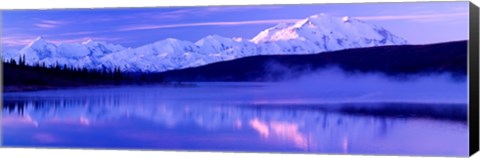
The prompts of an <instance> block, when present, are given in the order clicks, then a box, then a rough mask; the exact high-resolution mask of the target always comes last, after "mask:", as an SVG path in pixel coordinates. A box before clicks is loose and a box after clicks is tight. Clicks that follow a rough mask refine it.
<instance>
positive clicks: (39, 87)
mask: <svg viewBox="0 0 480 158" xmlns="http://www.w3.org/2000/svg"><path fill="white" fill-rule="evenodd" d="M145 85H156V86H164V87H196V86H198V85H197V84H193V83H142V84H102V85H74V86H52V85H28V86H26V85H22V86H3V87H2V93H16V92H35V91H42V90H64V89H76V88H113V87H118V86H145Z"/></svg>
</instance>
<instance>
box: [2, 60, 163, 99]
mask: <svg viewBox="0 0 480 158" xmlns="http://www.w3.org/2000/svg"><path fill="white" fill-rule="evenodd" d="M3 72H4V75H3V76H4V83H3V84H4V89H5V90H6V91H20V90H35V89H45V88H58V87H78V86H89V85H92V86H93V85H123V84H151V83H162V79H161V78H159V77H158V76H159V75H155V74H151V73H139V72H122V71H121V69H120V67H115V68H113V69H109V68H106V67H104V68H102V69H88V68H85V67H82V68H80V67H73V66H68V65H66V64H64V65H62V64H58V62H57V63H56V64H54V65H46V64H45V63H44V62H42V63H35V64H26V61H25V56H21V57H20V58H19V59H17V60H15V59H10V60H4V61H3Z"/></svg>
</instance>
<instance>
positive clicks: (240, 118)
mask: <svg viewBox="0 0 480 158" xmlns="http://www.w3.org/2000/svg"><path fill="white" fill-rule="evenodd" d="M466 83H467V82H466V79H462V78H458V77H452V76H451V75H449V74H429V75H425V74H424V75H415V76H413V75H410V76H406V77H405V76H404V77H391V76H386V75H382V74H376V73H346V72H344V71H342V70H340V69H338V68H330V69H324V70H322V71H315V72H309V73H303V74H302V75H300V77H297V78H293V79H289V80H284V81H275V82H273V81H271V82H195V83H192V84H191V85H193V86H180V87H172V86H163V85H148V86H118V87H110V88H77V89H62V90H44V91H35V92H15V93H4V94H3V101H4V102H3V103H4V107H3V111H2V112H3V113H2V114H3V115H2V129H3V131H2V132H3V133H2V136H3V138H5V139H4V141H3V144H4V145H6V146H15V147H25V146H30V147H74V148H75V147H80V148H113V149H119V148H120V149H156V150H206V151H255V152H309V153H311V152H313V153H336V154H338V153H353V154H374V153H375V154H396V155H442V156H445V155H449V156H465V155H466V154H467V152H468V150H467V149H468V147H466V146H465V145H467V142H468V125H467V124H466V111H467V110H466V109H467V84H466ZM189 85H190V84H189ZM391 103H393V104H391Z"/></svg>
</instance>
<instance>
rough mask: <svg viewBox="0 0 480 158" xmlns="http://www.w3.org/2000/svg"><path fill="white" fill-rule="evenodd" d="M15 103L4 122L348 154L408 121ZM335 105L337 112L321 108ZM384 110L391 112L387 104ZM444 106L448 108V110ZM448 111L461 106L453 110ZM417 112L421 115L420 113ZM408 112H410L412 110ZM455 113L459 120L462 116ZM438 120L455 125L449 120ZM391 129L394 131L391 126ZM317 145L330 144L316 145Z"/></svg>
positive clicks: (271, 110) (229, 109) (273, 111)
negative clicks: (243, 139) (233, 136)
mask: <svg viewBox="0 0 480 158" xmlns="http://www.w3.org/2000/svg"><path fill="white" fill-rule="evenodd" d="M20 100H21V99H19V98H15V99H12V100H8V99H6V100H4V107H3V115H4V116H3V117H4V118H15V117H20V118H27V120H29V121H31V122H32V123H33V124H34V125H35V126H42V122H48V121H50V120H53V119H56V120H69V121H72V120H74V121H78V124H81V125H87V126H88V125H91V124H95V123H97V122H107V121H115V120H120V119H124V118H141V119H144V120H147V121H151V122H153V123H154V124H156V125H161V126H165V127H168V128H176V127H179V126H184V125H193V126H195V127H198V128H201V129H204V130H210V131H215V130H222V129H253V130H254V131H256V133H258V135H259V136H260V137H261V138H262V139H265V140H266V141H272V142H276V141H279V142H291V143H293V144H294V146H295V147H297V148H300V149H302V150H306V151H310V150H315V151H317V150H325V151H331V150H332V149H334V150H341V151H344V152H348V146H349V142H350V141H353V142H358V141H361V140H364V139H365V140H372V139H381V138H383V137H386V136H387V135H388V134H389V133H392V132H393V131H396V130H397V129H399V128H401V127H404V126H405V124H407V125H408V123H409V122H408V120H409V119H410V118H412V117H410V116H408V117H407V116H401V115H400V116H399V117H400V118H396V117H395V116H396V115H393V117H392V116H387V115H382V114H385V112H382V110H378V109H382V108H381V107H382V106H381V105H380V104H378V105H375V106H370V108H367V106H364V105H362V104H358V105H355V104H345V105H336V106H331V105H330V106H329V105H319V106H317V108H312V107H310V106H307V107H303V106H280V107H279V106H255V105H240V106H232V105H226V106H224V105H210V106H206V105H194V104H191V105H189V104H188V103H181V102H177V103H169V102H168V101H165V102H160V103H154V104H152V103H147V102H146V101H142V100H138V99H132V98H129V97H128V96H121V95H111V96H104V97H97V98H95V97H89V98H85V97H71V98H64V99H58V98H35V99H32V100H30V101H20ZM339 106H340V107H343V108H327V107H339ZM388 106H389V107H392V105H388ZM393 106H395V105H393ZM413 106H414V105H412V107H413ZM417 106H420V107H425V106H422V105H417ZM436 106H437V107H438V105H436ZM445 106H446V107H448V105H445ZM452 107H463V106H458V105H453V106H452ZM369 109H370V110H369ZM375 109H377V110H375ZM429 109H430V110H431V108H426V109H425V108H424V109H423V110H429ZM387 111H388V110H387ZM417 111H420V113H421V112H423V111H422V108H420V109H419V110H417ZM460 111H462V110H460ZM400 112H401V111H400ZM409 112H415V110H410V111H409ZM349 114H355V115H349ZM387 114H388V113H387ZM458 114H460V115H462V114H466V112H465V113H462V112H459V113H458ZM417 119H418V118H417ZM441 119H447V120H456V119H455V118H453V119H452V118H449V117H443V118H441ZM421 120H422V119H421ZM462 122H463V121H462ZM397 125H400V126H398V127H396V126H397ZM413 126H415V124H414V125H413ZM351 139H353V140H351ZM319 141H327V142H330V143H319ZM327 144H328V145H327ZM337 148H338V149H337Z"/></svg>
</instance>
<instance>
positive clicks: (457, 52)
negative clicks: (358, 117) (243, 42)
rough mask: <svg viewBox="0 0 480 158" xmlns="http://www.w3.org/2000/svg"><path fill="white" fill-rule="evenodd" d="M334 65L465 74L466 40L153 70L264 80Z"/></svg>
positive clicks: (179, 76) (175, 75) (175, 76)
mask: <svg viewBox="0 0 480 158" xmlns="http://www.w3.org/2000/svg"><path fill="white" fill-rule="evenodd" d="M329 66H337V67H340V68H341V69H343V70H345V71H347V72H379V73H384V74H387V75H390V76H401V75H412V74H420V73H437V72H440V73H443V72H445V73H451V74H453V75H456V76H466V74H467V73H466V71H467V41H456V42H448V43H439V44H430V45H404V46H381V47H371V48H358V49H348V50H341V51H334V52H329V53H318V54H308V55H262V56H253V57H245V58H241V59H236V60H231V61H224V62H217V63H213V64H209V65H205V66H200V67H195V68H187V69H182V70H172V71H167V72H163V73H159V74H157V75H158V77H160V78H163V80H164V81H266V80H280V79H283V78H284V77H285V76H286V75H288V76H290V77H295V75H300V74H301V73H305V72H308V71H314V70H319V69H321V68H325V67H329Z"/></svg>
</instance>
